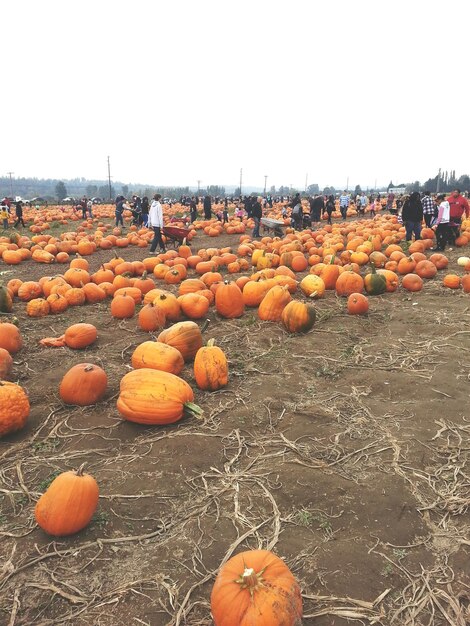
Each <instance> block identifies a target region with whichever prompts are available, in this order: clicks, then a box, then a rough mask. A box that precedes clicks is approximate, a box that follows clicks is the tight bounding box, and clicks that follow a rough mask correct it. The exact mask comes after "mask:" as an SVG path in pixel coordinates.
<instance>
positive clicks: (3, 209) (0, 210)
mask: <svg viewBox="0 0 470 626" xmlns="http://www.w3.org/2000/svg"><path fill="white" fill-rule="evenodd" d="M9 216H10V213H9V211H8V206H7V205H6V204H1V205H0V219H1V220H2V221H3V229H4V230H6V229H7V228H8V218H9Z"/></svg>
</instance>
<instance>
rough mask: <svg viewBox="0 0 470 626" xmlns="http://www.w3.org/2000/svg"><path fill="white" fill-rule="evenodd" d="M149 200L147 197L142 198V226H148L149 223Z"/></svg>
mask: <svg viewBox="0 0 470 626" xmlns="http://www.w3.org/2000/svg"><path fill="white" fill-rule="evenodd" d="M149 208H150V205H149V199H148V197H147V196H144V197H143V198H142V204H141V211H142V213H141V215H142V224H145V226H147V222H148V221H149Z"/></svg>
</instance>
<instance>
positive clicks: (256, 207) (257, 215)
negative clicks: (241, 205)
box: [251, 198, 263, 239]
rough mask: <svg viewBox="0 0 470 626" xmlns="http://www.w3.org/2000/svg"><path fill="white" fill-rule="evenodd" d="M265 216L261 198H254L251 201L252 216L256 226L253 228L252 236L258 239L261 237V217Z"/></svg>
mask: <svg viewBox="0 0 470 626" xmlns="http://www.w3.org/2000/svg"><path fill="white" fill-rule="evenodd" d="M262 216H263V209H262V208H261V198H253V200H252V202H251V217H252V218H253V220H254V222H255V226H254V228H253V233H252V235H251V236H252V237H253V239H256V237H259V225H260V222H261V218H262Z"/></svg>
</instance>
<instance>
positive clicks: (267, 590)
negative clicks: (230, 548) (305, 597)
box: [211, 550, 302, 626]
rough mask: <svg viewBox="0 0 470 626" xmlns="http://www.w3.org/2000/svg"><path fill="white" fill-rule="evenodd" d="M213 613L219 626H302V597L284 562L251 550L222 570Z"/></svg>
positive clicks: (242, 553) (238, 556)
mask: <svg viewBox="0 0 470 626" xmlns="http://www.w3.org/2000/svg"><path fill="white" fill-rule="evenodd" d="M211 611H212V617H213V619H214V624H215V626H253V625H255V624H256V626H281V625H282V626H300V624H301V619H302V597H301V595H300V588H299V585H298V583H297V581H296V580H295V578H294V576H293V574H292V572H291V571H290V570H289V568H288V567H287V565H286V564H285V563H284V561H282V560H281V559H280V558H279V557H277V556H276V555H275V554H273V553H272V552H269V551H268V550H248V551H246V552H240V553H239V554H237V555H235V556H234V557H232V558H231V559H229V560H228V561H227V563H225V564H224V565H223V566H222V567H221V569H220V571H219V573H218V575H217V578H216V580H215V583H214V587H213V588H212V593H211Z"/></svg>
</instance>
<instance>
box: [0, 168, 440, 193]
mask: <svg viewBox="0 0 470 626" xmlns="http://www.w3.org/2000/svg"><path fill="white" fill-rule="evenodd" d="M439 171H441V170H439ZM14 173H15V172H7V174H8V176H9V177H10V197H11V198H13V183H12V182H11V177H12V176H13V174H14Z"/></svg>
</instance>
